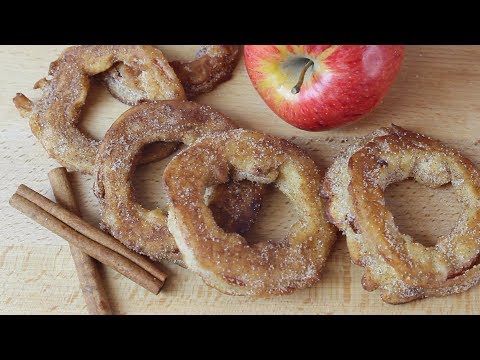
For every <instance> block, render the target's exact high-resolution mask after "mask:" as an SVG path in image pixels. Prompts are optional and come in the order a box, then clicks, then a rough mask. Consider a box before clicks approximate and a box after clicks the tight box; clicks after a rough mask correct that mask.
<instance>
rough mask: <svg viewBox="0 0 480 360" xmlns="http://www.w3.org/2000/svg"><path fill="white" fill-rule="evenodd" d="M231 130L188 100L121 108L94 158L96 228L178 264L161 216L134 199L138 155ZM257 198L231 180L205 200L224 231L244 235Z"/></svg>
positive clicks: (255, 190) (257, 192)
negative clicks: (149, 146)
mask: <svg viewBox="0 0 480 360" xmlns="http://www.w3.org/2000/svg"><path fill="white" fill-rule="evenodd" d="M236 127H237V126H236V125H235V124H234V123H233V122H232V121H231V120H230V119H228V118H227V117H225V116H224V115H222V114H220V113H218V112H216V111H215V110H213V109H212V108H211V107H209V106H206V105H200V104H197V103H194V102H190V101H159V102H150V103H143V104H140V105H138V106H136V107H133V108H131V109H130V110H127V111H126V112H125V113H123V114H122V115H121V116H120V117H119V118H118V119H117V121H115V123H114V124H113V125H112V126H111V127H110V129H109V130H108V131H107V133H106V135H105V137H104V139H103V141H102V144H101V146H100V148H99V151H98V156H97V160H96V176H95V177H96V182H95V194H96V195H97V197H98V199H99V200H100V210H101V220H102V227H103V228H104V229H106V230H108V231H109V232H110V233H111V234H112V235H113V236H114V237H116V238H117V239H118V240H119V241H121V242H122V243H123V244H125V245H126V246H128V247H129V248H131V249H133V250H135V251H137V252H140V253H142V254H145V255H147V256H149V257H151V258H152V259H155V260H168V261H172V262H175V263H178V264H180V265H183V262H182V256H181V254H180V252H179V250H178V248H177V246H176V244H175V241H174V239H173V237H172V235H171V234H170V232H169V231H168V228H167V216H166V214H165V212H164V211H162V210H161V209H155V210H148V209H145V208H144V207H143V206H142V205H141V204H139V203H138V202H137V201H136V199H135V194H134V190H133V188H132V184H131V177H132V174H133V171H134V169H135V165H136V163H137V159H138V157H139V154H140V151H141V149H142V148H143V147H144V146H145V145H147V144H150V143H152V142H157V141H163V142H182V143H184V144H187V145H188V144H191V143H192V142H193V141H195V140H196V139H197V138H199V137H201V136H203V135H206V134H208V133H210V132H219V131H225V130H230V129H234V128H236ZM239 192H241V194H240V195H239V196H233V194H235V193H239ZM262 196H263V189H262V187H261V186H259V185H258V184H249V183H241V182H232V183H230V184H228V185H227V186H223V187H218V188H215V189H214V190H213V194H212V195H211V202H212V203H214V204H215V211H216V212H217V213H218V218H219V219H220V220H221V221H223V222H224V225H225V226H226V228H227V231H236V230H239V229H240V230H241V231H247V230H248V228H249V227H250V225H251V223H252V219H253V218H255V216H256V213H257V212H258V210H259V206H260V202H261V200H262ZM233 209H235V211H234V210H233ZM226 214H229V215H231V216H233V217H234V221H231V219H230V217H229V216H226Z"/></svg>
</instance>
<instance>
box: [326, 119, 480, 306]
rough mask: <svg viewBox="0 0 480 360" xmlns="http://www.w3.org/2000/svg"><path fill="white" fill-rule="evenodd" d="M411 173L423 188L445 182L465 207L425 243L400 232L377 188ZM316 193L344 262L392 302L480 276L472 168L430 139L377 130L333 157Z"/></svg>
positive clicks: (445, 290) (478, 197)
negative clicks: (340, 241)
mask: <svg viewBox="0 0 480 360" xmlns="http://www.w3.org/2000/svg"><path fill="white" fill-rule="evenodd" d="M407 178H413V179H415V180H416V181H418V182H420V183H422V184H424V185H427V186H430V187H433V188H435V187H439V186H442V185H444V184H447V183H452V185H453V188H454V190H455V192H456V194H457V197H458V199H459V201H460V202H461V203H462V204H463V205H464V206H465V211H464V213H463V214H462V216H461V217H460V219H459V220H458V222H457V224H456V225H455V227H454V228H453V229H452V231H451V232H450V233H449V234H447V235H446V236H442V237H441V238H440V239H439V240H438V242H437V244H436V245H435V246H433V247H425V246H423V245H422V244H420V243H416V242H414V241H413V239H412V238H411V237H410V236H409V235H406V234H402V233H400V231H399V230H398V228H397V226H396V225H395V222H394V219H393V215H392V213H391V212H390V211H388V209H387V208H386V207H385V199H384V191H385V189H386V187H387V186H388V185H389V184H391V183H394V182H398V181H402V180H404V179H407ZM324 195H325V196H326V197H327V198H328V199H329V200H328V208H327V212H328V215H329V217H330V218H331V220H332V222H333V223H334V224H335V225H336V226H337V227H339V228H340V229H341V230H342V231H343V232H344V233H345V235H346V238H347V244H348V248H349V251H350V256H351V258H352V261H353V262H354V263H355V264H357V265H360V266H363V267H364V268H365V273H364V276H363V279H362V285H363V287H364V288H365V289H366V290H368V291H372V290H375V289H380V290H381V296H382V299H383V300H384V301H386V302H388V303H392V304H398V303H404V302H408V301H412V300H415V299H420V298H425V297H429V296H444V295H448V294H452V293H460V292H463V291H466V290H468V289H469V288H471V287H472V286H474V285H476V284H478V282H479V281H480V271H479V270H480V266H479V265H478V260H479V253H480V173H479V171H478V169H477V168H476V167H475V166H474V165H473V164H472V162H470V161H469V160H468V159H466V158H465V157H463V156H462V155H461V154H460V153H459V152H458V151H456V150H453V149H451V148H449V147H447V146H445V145H443V144H442V143H440V142H439V141H437V140H434V139H431V138H429V137H427V136H424V135H420V134H417V133H414V132H411V131H408V130H405V129H402V128H400V127H398V126H392V127H390V128H382V129H379V130H377V131H375V132H374V133H373V134H371V135H369V136H367V137H365V138H364V139H361V140H360V141H359V142H358V143H356V144H353V145H352V146H351V147H349V148H348V149H347V150H346V151H345V153H344V154H342V155H341V156H339V157H338V158H337V159H336V160H335V162H334V164H333V165H332V166H331V167H330V169H329V170H328V172H327V174H326V177H325V183H324Z"/></svg>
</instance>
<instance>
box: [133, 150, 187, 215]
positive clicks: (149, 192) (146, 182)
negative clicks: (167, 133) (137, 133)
mask: <svg viewBox="0 0 480 360" xmlns="http://www.w3.org/2000/svg"><path fill="white" fill-rule="evenodd" d="M147 146H149V145H147ZM186 147H187V146H186V145H184V144H182V145H181V146H180V147H179V148H178V149H177V150H176V151H174V152H173V153H172V154H171V155H170V156H168V157H166V158H164V159H162V160H159V161H154V162H151V163H149V164H143V165H139V164H137V165H136V166H135V169H134V170H133V174H132V185H133V193H134V194H135V199H136V201H137V202H138V203H139V204H140V205H142V206H143V207H144V208H145V209H148V210H155V209H161V210H163V211H165V212H166V211H167V208H168V198H167V193H166V191H165V186H164V185H163V180H162V177H163V171H164V170H165V168H166V167H167V165H168V163H169V162H170V160H172V159H173V157H174V156H175V155H176V154H177V153H178V152H179V151H181V150H182V149H184V148H186Z"/></svg>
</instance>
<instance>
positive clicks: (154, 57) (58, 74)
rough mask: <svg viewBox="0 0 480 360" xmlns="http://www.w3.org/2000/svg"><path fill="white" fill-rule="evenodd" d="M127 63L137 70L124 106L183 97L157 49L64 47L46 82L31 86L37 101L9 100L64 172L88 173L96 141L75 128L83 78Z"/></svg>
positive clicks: (168, 148) (164, 148)
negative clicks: (37, 91)
mask: <svg viewBox="0 0 480 360" xmlns="http://www.w3.org/2000/svg"><path fill="white" fill-rule="evenodd" d="M119 62H121V63H124V64H128V66H129V67H131V68H135V69H136V70H138V71H139V72H141V74H142V75H141V76H139V77H138V82H137V83H136V86H137V87H136V89H141V91H142V92H141V95H138V94H136V93H135V94H134V93H133V92H131V93H129V94H130V95H131V97H129V98H128V97H127V98H125V99H123V100H125V101H124V102H125V103H134V102H138V101H143V100H162V99H184V98H185V93H184V91H183V88H182V86H181V84H180V82H179V80H178V78H177V76H176V75H175V72H174V71H173V70H172V68H171V67H170V66H169V65H168V62H167V60H166V59H165V58H164V57H163V54H162V52H161V51H160V50H158V49H157V48H155V47H153V46H126V45H123V46H119V45H116V46H113V45H95V46H73V47H69V48H67V49H65V50H64V51H63V53H62V54H61V55H60V57H59V58H58V59H57V60H56V61H54V62H52V63H51V64H50V70H49V78H48V79H41V80H39V81H38V82H37V83H36V84H35V86H34V88H35V89H37V88H40V89H42V92H43V94H42V97H41V98H40V99H39V100H38V101H36V102H35V103H33V102H32V101H31V100H29V99H28V98H27V97H26V96H25V95H23V94H17V96H16V97H15V98H14V99H13V101H14V103H15V106H16V107H17V109H18V110H19V111H20V114H21V115H22V116H23V117H28V118H29V119H30V127H31V129H32V132H33V134H34V135H35V136H36V137H37V138H38V139H39V140H40V142H41V143H42V145H43V147H44V148H45V149H46V150H47V151H48V153H49V154H50V155H51V156H52V157H53V158H55V159H56V160H57V161H58V162H59V163H60V164H62V165H63V166H65V167H67V168H68V169H69V170H75V171H80V172H83V173H88V174H91V173H93V167H94V161H95V156H96V154H97V149H98V146H99V143H100V142H99V141H97V140H95V139H92V138H91V137H89V136H87V135H86V134H84V133H82V132H81V131H80V130H79V129H78V128H77V127H76V124H77V122H78V120H79V118H80V112H81V110H82V106H83V105H84V104H85V99H86V97H87V93H88V89H89V77H91V76H94V75H96V74H99V73H102V72H104V71H106V70H108V69H109V68H111V67H112V66H113V65H115V64H116V63H119ZM174 148H175V145H174V144H170V145H165V144H163V145H160V146H157V147H156V149H155V151H160V153H159V154H158V155H157V156H151V155H152V152H151V151H150V156H149V157H148V159H147V158H146V159H145V160H146V161H151V160H152V159H154V158H158V157H165V156H167V155H168V154H170V153H171V152H172V151H173V150H174Z"/></svg>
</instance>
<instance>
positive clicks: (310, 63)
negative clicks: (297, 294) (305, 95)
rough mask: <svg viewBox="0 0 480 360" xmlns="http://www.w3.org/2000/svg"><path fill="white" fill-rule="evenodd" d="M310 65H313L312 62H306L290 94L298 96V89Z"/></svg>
mask: <svg viewBox="0 0 480 360" xmlns="http://www.w3.org/2000/svg"><path fill="white" fill-rule="evenodd" d="M312 65H313V61H312V60H308V62H307V63H306V64H305V66H304V67H303V69H302V72H301V73H300V77H299V78H298V82H297V83H296V84H295V86H294V87H293V88H292V94H298V93H299V92H300V88H301V87H302V84H303V80H304V79H305V74H306V73H307V70H308V68H309V67H310V66H312Z"/></svg>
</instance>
